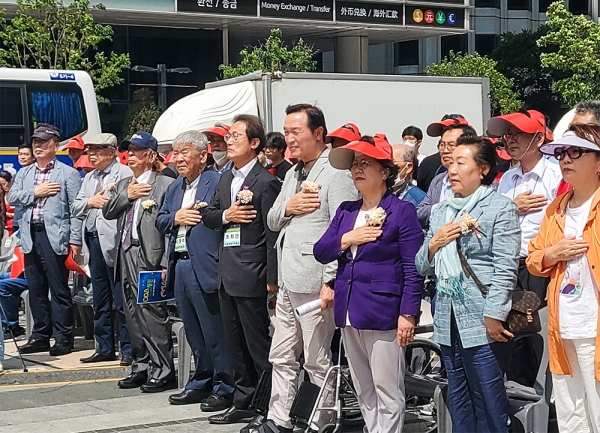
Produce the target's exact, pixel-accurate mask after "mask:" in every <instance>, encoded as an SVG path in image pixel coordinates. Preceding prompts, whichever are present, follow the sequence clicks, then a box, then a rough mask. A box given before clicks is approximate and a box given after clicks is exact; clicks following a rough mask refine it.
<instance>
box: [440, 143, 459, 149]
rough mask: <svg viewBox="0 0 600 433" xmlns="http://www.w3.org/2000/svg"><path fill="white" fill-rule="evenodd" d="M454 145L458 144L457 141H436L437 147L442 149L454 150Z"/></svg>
mask: <svg viewBox="0 0 600 433" xmlns="http://www.w3.org/2000/svg"><path fill="white" fill-rule="evenodd" d="M456 146H458V144H457V143H444V142H439V143H438V149H439V150H442V149H444V148H446V149H448V150H454V149H456Z"/></svg>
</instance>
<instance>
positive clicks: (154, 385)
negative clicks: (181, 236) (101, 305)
mask: <svg viewBox="0 0 600 433" xmlns="http://www.w3.org/2000/svg"><path fill="white" fill-rule="evenodd" d="M119 150H121V151H128V152H129V161H128V163H127V165H129V168H131V170H132V171H133V177H128V178H126V179H123V180H121V181H120V182H118V183H117V184H116V185H115V191H114V193H112V194H111V196H110V198H109V200H108V201H107V202H106V203H105V204H104V205H103V207H102V213H103V215H104V218H106V219H107V220H115V219H116V220H118V221H117V232H118V233H120V234H121V239H120V242H119V245H118V246H119V248H118V251H119V253H118V259H117V268H116V270H115V271H116V272H115V275H120V277H121V285H122V287H123V301H124V303H125V316H126V318H127V326H128V328H129V333H130V336H131V348H132V356H133V364H132V366H131V374H130V375H129V376H127V377H126V378H125V379H123V380H120V381H119V382H118V386H119V388H126V389H129V388H138V387H139V388H140V389H141V390H142V392H160V391H165V390H168V389H173V388H176V387H177V384H176V382H175V369H174V367H173V340H172V339H171V329H170V327H169V315H168V313H167V305H166V302H157V303H151V304H148V303H147V304H138V303H137V299H138V283H139V272H140V271H162V272H163V281H164V280H165V274H166V269H167V256H166V254H165V237H164V236H163V234H162V233H160V232H159V231H158V230H157V229H156V227H155V221H156V217H157V216H158V211H159V209H160V208H161V206H162V205H163V202H164V200H165V194H166V192H167V188H168V186H169V185H170V184H171V183H172V182H173V179H171V178H170V177H167V176H164V175H162V174H160V173H156V172H153V171H152V166H153V164H154V161H155V160H156V158H157V156H158V153H157V151H158V143H157V142H156V139H155V138H154V137H153V136H152V135H150V134H149V133H147V132H144V131H138V132H136V133H135V134H133V136H132V137H131V138H130V139H129V140H126V141H123V142H122V143H121V145H120V146H119Z"/></svg>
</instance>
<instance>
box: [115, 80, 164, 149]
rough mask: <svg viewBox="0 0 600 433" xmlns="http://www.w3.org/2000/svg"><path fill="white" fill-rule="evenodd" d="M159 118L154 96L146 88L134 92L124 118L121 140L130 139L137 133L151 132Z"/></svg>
mask: <svg viewBox="0 0 600 433" xmlns="http://www.w3.org/2000/svg"><path fill="white" fill-rule="evenodd" d="M159 117H160V110H159V109H158V106H157V105H156V103H155V102H154V94H153V93H152V92H151V91H150V90H149V89H148V88H147V87H142V88H141V89H139V90H136V91H135V92H133V100H132V102H131V105H130V106H129V110H128V111H127V115H126V116H125V123H124V125H123V138H125V137H131V136H132V135H133V134H134V133H135V132H137V131H148V132H152V130H153V129H154V125H155V124H156V121H157V120H158V118H159Z"/></svg>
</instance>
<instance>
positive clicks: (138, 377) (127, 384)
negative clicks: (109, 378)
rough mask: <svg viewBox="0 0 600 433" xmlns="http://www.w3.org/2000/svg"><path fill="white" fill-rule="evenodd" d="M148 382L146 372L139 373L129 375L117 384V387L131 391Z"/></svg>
mask: <svg viewBox="0 0 600 433" xmlns="http://www.w3.org/2000/svg"><path fill="white" fill-rule="evenodd" d="M147 380H148V373H147V372H146V371H139V372H137V373H131V374H130V375H129V376H127V377H126V378H125V379H122V380H120V381H118V382H117V386H118V387H119V388H122V389H133V388H139V387H140V386H142V385H143V384H145V383H146V381H147Z"/></svg>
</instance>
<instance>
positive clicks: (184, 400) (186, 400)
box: [169, 389, 211, 404]
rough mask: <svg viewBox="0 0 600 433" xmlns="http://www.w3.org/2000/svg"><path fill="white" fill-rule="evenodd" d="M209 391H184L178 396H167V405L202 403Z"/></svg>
mask: <svg viewBox="0 0 600 433" xmlns="http://www.w3.org/2000/svg"><path fill="white" fill-rule="evenodd" d="M210 392H211V391H210V390H209V389H207V390H204V389H184V390H183V391H181V392H180V393H178V394H173V395H170V396H169V403H171V404H193V403H202V402H203V401H204V400H206V399H207V398H208V396H209V395H210Z"/></svg>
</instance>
